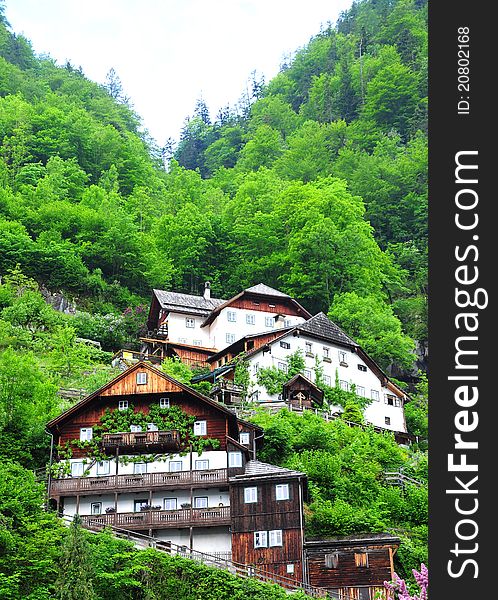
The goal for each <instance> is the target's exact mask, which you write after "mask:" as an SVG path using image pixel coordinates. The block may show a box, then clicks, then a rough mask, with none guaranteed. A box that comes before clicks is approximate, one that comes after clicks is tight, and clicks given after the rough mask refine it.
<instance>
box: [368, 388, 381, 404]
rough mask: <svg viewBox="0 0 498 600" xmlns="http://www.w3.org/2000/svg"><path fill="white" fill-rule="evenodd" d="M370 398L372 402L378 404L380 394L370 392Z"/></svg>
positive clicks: (375, 391) (373, 391) (374, 391)
mask: <svg viewBox="0 0 498 600" xmlns="http://www.w3.org/2000/svg"><path fill="white" fill-rule="evenodd" d="M370 396H371V398H372V400H373V401H374V402H380V394H379V392H378V391H377V390H370Z"/></svg>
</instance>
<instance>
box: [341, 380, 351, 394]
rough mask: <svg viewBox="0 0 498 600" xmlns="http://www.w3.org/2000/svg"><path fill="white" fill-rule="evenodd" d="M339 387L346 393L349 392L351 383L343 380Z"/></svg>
mask: <svg viewBox="0 0 498 600" xmlns="http://www.w3.org/2000/svg"><path fill="white" fill-rule="evenodd" d="M339 385H340V386H341V390H344V391H345V392H349V383H348V382H347V381H344V380H342V379H341V381H340V382H339Z"/></svg>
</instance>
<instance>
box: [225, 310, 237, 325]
mask: <svg viewBox="0 0 498 600" xmlns="http://www.w3.org/2000/svg"><path fill="white" fill-rule="evenodd" d="M227 320H228V321H230V323H235V322H236V321H237V313H236V312H235V311H234V310H229V311H228V312H227Z"/></svg>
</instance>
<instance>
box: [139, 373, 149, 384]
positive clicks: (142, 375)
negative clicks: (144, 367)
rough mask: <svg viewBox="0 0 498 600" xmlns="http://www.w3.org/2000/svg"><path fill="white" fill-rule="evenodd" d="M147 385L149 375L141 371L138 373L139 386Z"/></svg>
mask: <svg viewBox="0 0 498 600" xmlns="http://www.w3.org/2000/svg"><path fill="white" fill-rule="evenodd" d="M146 383H147V373H145V372H142V371H140V372H139V373H137V385H145V384H146Z"/></svg>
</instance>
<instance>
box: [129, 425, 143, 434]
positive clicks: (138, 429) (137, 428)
mask: <svg viewBox="0 0 498 600" xmlns="http://www.w3.org/2000/svg"><path fill="white" fill-rule="evenodd" d="M130 431H131V432H132V433H140V432H141V431H142V426H141V425H130Z"/></svg>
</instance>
